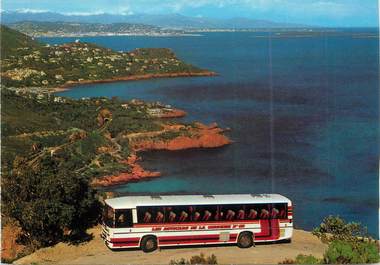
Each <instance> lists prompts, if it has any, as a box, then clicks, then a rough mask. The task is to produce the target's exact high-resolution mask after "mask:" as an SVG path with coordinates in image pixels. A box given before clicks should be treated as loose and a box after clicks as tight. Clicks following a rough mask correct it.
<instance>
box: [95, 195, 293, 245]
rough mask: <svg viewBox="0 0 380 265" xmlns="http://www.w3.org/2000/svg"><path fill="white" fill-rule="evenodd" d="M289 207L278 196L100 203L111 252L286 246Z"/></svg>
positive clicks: (132, 198)
mask: <svg viewBox="0 0 380 265" xmlns="http://www.w3.org/2000/svg"><path fill="white" fill-rule="evenodd" d="M292 219H293V215H292V203H291V201H290V200H289V199H287V198H286V197H284V196H282V195H278V194H231V195H168V196H126V197H119V198H112V199H107V200H105V209H104V213H103V231H102V237H103V239H104V240H105V242H106V244H107V246H108V247H109V248H111V249H120V248H141V249H142V250H143V251H144V252H151V251H154V250H155V249H157V247H163V246H178V245H203V244H237V245H238V246H239V247H241V248H248V247H251V246H253V245H254V243H255V242H270V241H290V240H291V237H292V233H293V222H292Z"/></svg>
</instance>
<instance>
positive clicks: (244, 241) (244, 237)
mask: <svg viewBox="0 0 380 265" xmlns="http://www.w3.org/2000/svg"><path fill="white" fill-rule="evenodd" d="M253 244H254V239H253V234H252V233H251V232H242V233H240V235H239V238H238V241H237V245H238V247H239V248H250V247H252V246H253Z"/></svg>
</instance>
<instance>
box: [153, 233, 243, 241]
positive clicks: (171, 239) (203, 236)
mask: <svg viewBox="0 0 380 265" xmlns="http://www.w3.org/2000/svg"><path fill="white" fill-rule="evenodd" d="M219 237H220V235H219V234H214V235H192V236H160V237H159V238H158V240H159V241H160V242H161V241H173V240H198V239H199V240H201V239H204V240H211V239H219ZM236 237H237V234H230V239H231V238H236Z"/></svg>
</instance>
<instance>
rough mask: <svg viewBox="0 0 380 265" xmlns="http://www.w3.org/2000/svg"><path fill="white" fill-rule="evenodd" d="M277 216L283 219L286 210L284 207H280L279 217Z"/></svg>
mask: <svg viewBox="0 0 380 265" xmlns="http://www.w3.org/2000/svg"><path fill="white" fill-rule="evenodd" d="M278 218H281V219H285V218H286V212H285V209H281V210H280V214H279V217H278Z"/></svg>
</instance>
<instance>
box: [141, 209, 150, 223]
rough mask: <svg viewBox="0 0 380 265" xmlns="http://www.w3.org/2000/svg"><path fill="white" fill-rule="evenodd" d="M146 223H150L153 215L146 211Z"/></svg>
mask: <svg viewBox="0 0 380 265" xmlns="http://www.w3.org/2000/svg"><path fill="white" fill-rule="evenodd" d="M143 221H144V223H150V222H151V221H152V215H151V214H150V213H149V212H145V215H144V220H143Z"/></svg>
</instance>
